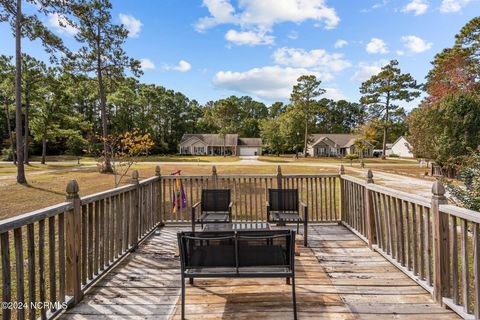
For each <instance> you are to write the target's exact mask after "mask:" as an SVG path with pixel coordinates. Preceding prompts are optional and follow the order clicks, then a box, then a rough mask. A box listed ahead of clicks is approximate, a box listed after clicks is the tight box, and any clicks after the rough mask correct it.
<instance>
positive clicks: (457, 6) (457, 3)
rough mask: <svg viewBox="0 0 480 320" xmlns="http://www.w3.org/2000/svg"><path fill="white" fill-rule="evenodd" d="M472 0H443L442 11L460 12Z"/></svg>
mask: <svg viewBox="0 0 480 320" xmlns="http://www.w3.org/2000/svg"><path fill="white" fill-rule="evenodd" d="M471 1H472V0H442V4H441V6H440V11H441V12H443V13H450V12H458V11H460V10H462V8H463V7H465V6H466V5H467V4H468V3H469V2H471Z"/></svg>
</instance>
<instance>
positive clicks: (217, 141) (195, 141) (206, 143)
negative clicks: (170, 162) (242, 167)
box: [178, 134, 262, 156]
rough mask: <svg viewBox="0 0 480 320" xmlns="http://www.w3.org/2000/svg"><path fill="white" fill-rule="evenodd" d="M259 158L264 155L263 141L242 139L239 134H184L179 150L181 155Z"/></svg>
mask: <svg viewBox="0 0 480 320" xmlns="http://www.w3.org/2000/svg"><path fill="white" fill-rule="evenodd" d="M224 148H225V154H227V155H238V156H259V155H261V154H262V139H260V138H240V137H239V136H238V134H227V135H225V139H224V137H222V136H221V135H219V134H184V135H183V137H182V139H181V140H180V143H179V144H178V150H179V152H180V154H192V155H223V150H224Z"/></svg>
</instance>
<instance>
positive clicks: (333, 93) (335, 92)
mask: <svg viewBox="0 0 480 320" xmlns="http://www.w3.org/2000/svg"><path fill="white" fill-rule="evenodd" d="M325 91H326V92H325V94H324V95H323V96H322V98H328V99H332V100H335V101H338V100H347V97H345V95H344V94H343V92H342V91H340V90H339V89H338V88H325Z"/></svg>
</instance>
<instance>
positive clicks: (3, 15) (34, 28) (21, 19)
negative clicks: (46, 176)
mask: <svg viewBox="0 0 480 320" xmlns="http://www.w3.org/2000/svg"><path fill="white" fill-rule="evenodd" d="M28 2H29V3H30V4H33V5H35V7H36V8H37V10H38V12H40V13H42V14H46V15H48V14H53V13H60V14H65V13H67V12H68V9H69V5H68V4H69V2H67V1H62V0H28ZM0 22H8V23H10V26H11V27H12V31H13V34H14V37H15V135H16V143H17V144H16V151H17V182H18V183H22V184H26V183H27V178H26V176H25V167H24V163H23V162H24V154H23V148H24V145H23V144H24V138H23V132H22V131H23V130H22V129H23V128H22V38H23V37H27V38H29V39H30V40H35V39H40V40H41V42H42V44H43V46H44V47H45V49H46V51H47V52H49V53H53V52H54V51H55V50H56V49H62V50H65V47H64V46H63V42H62V40H61V39H60V38H59V37H57V36H56V35H54V34H53V33H52V32H51V31H49V29H48V28H47V27H45V25H44V24H43V23H42V22H41V20H40V19H39V18H38V17H37V16H36V15H25V14H23V12H22V0H1V1H0Z"/></svg>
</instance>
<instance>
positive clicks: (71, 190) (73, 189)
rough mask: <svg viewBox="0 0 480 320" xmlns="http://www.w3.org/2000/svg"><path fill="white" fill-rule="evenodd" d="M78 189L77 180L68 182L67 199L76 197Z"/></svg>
mask: <svg viewBox="0 0 480 320" xmlns="http://www.w3.org/2000/svg"><path fill="white" fill-rule="evenodd" d="M79 190H80V187H79V186H78V182H77V180H70V182H69V183H68V184H67V189H66V191H67V197H70V196H75V195H78V191H79Z"/></svg>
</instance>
